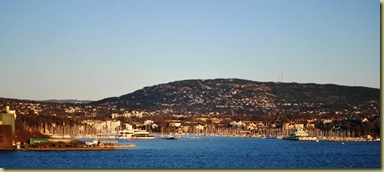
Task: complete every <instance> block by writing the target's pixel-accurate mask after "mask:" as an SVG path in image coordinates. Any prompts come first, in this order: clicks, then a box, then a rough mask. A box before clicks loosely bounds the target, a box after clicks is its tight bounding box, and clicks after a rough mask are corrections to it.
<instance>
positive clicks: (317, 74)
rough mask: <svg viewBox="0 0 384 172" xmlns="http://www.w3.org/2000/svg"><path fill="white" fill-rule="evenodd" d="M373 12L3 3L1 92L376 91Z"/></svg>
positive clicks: (344, 7)
mask: <svg viewBox="0 0 384 172" xmlns="http://www.w3.org/2000/svg"><path fill="white" fill-rule="evenodd" d="M379 14H380V6H379V2H377V1H344V0H343V1H337V2H335V1H330V0H325V1H319V2H302V1H289V2H288V1H273V2H270V1H247V0H243V1H236V2H235V1H231V0H227V1H220V3H217V2H214V1H193V2H192V1H182V2H179V1H173V0H169V1H161V2H157V1H150V0H148V1H119V0H116V1H101V0H100V1H88V0H85V1H54V2H52V1H23V0H20V1H0V16H2V17H0V25H1V26H2V27H0V36H1V37H2V39H0V60H1V61H2V64H3V65H2V67H1V68H0V77H1V78H3V80H4V82H3V83H2V89H0V96H1V97H4V98H16V99H29V100H47V99H78V100H100V99H103V98H106V97H113V96H120V95H123V94H127V93H131V92H134V91H136V90H139V89H142V88H144V87H147V86H153V85H157V84H162V83H168V82H173V81H180V80H186V79H215V78H239V79H246V80H252V81H260V82H270V81H271V82H277V81H279V80H280V81H281V79H282V82H288V83H291V82H297V83H316V84H336V85H346V86H362V87H369V88H380V39H379V38H380V15H379ZM282 69H283V70H284V71H282ZM282 73H283V74H282ZM283 75H284V76H283Z"/></svg>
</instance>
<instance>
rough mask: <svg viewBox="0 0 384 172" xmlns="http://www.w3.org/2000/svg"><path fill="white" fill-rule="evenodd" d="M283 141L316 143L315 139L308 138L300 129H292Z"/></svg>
mask: <svg viewBox="0 0 384 172" xmlns="http://www.w3.org/2000/svg"><path fill="white" fill-rule="evenodd" d="M283 139H284V140H298V141H316V140H317V138H316V137H310V136H309V135H308V133H307V132H305V131H304V130H303V129H301V128H297V129H294V130H293V131H292V132H291V133H290V134H289V135H288V136H287V137H283Z"/></svg>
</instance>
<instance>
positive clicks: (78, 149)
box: [0, 144, 136, 151]
mask: <svg viewBox="0 0 384 172" xmlns="http://www.w3.org/2000/svg"><path fill="white" fill-rule="evenodd" d="M135 147H136V145H134V144H126V145H111V146H97V147H65V148H55V147H49V148H31V147H29V148H0V151H106V150H118V149H128V148H135Z"/></svg>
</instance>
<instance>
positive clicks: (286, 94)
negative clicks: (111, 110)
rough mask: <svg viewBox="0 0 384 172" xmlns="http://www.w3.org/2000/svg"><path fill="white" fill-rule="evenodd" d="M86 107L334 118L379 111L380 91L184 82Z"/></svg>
mask: <svg viewBox="0 0 384 172" xmlns="http://www.w3.org/2000/svg"><path fill="white" fill-rule="evenodd" d="M90 104H92V105H113V106H116V107H117V108H125V109H128V110H146V111H163V112H172V113H179V114H186V113H189V114H191V113H192V114H204V113H205V114H207V113H211V114H212V113H214V114H215V113H216V114H226V115H231V114H232V115H234V114H241V115H243V114H247V115H248V114H249V115H251V114H295V113H308V112H313V111H316V112H319V113H321V112H328V113H330V114H334V113H338V112H341V113H343V112H344V113H347V112H348V111H353V110H356V109H358V110H359V111H361V112H360V113H373V111H374V112H375V113H379V109H377V108H374V109H372V108H371V107H377V106H380V105H379V104H380V89H375V88H367V87H351V86H340V85H334V84H325V85H324V84H299V83H274V82H255V81H249V80H241V79H214V80H183V81H176V82H170V83H166V84H159V85H155V86H150V87H145V88H143V89H140V90H137V91H135V92H133V93H129V94H126V95H122V96H120V97H111V98H106V99H102V100H99V101H95V102H91V103H90Z"/></svg>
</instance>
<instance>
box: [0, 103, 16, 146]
mask: <svg viewBox="0 0 384 172" xmlns="http://www.w3.org/2000/svg"><path fill="white" fill-rule="evenodd" d="M15 120H16V112H15V110H9V106H7V107H6V110H5V113H0V147H8V146H12V144H13V143H14V135H15Z"/></svg>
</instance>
